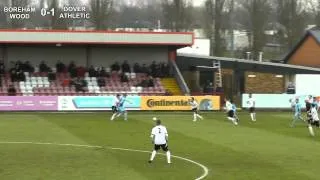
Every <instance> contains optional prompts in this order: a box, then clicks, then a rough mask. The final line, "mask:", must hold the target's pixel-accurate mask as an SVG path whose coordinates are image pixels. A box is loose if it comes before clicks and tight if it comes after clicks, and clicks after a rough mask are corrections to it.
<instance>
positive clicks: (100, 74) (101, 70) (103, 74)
mask: <svg viewBox="0 0 320 180" xmlns="http://www.w3.org/2000/svg"><path fill="white" fill-rule="evenodd" d="M98 77H110V74H109V73H107V72H106V70H105V68H104V67H100V68H99V69H98Z"/></svg>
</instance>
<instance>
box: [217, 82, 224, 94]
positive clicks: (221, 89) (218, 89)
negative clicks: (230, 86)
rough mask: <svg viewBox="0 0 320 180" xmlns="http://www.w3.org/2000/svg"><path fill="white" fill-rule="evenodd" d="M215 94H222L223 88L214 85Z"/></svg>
mask: <svg viewBox="0 0 320 180" xmlns="http://www.w3.org/2000/svg"><path fill="white" fill-rule="evenodd" d="M216 92H219V93H220V92H223V88H222V87H221V86H220V85H219V84H217V85H216Z"/></svg>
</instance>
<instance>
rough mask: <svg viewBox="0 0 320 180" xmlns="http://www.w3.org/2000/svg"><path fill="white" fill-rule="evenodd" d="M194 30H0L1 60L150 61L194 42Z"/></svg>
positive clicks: (172, 55)
mask: <svg viewBox="0 0 320 180" xmlns="http://www.w3.org/2000/svg"><path fill="white" fill-rule="evenodd" d="M193 41H194V35H193V33H184V32H181V33H180V32H177V33H174V32H114V31H50V30H0V60H2V61H3V62H4V64H5V66H6V68H10V63H11V62H14V61H30V62H31V64H32V65H34V66H36V65H38V64H39V63H40V62H41V61H45V62H46V64H47V65H49V66H50V67H54V66H55V64H56V62H57V61H58V60H60V61H62V62H64V63H65V64H68V63H69V62H70V61H74V62H75V63H76V64H77V65H79V66H83V67H89V66H91V65H93V66H103V67H109V66H110V65H111V64H113V63H114V62H115V61H118V62H119V63H122V62H123V61H124V60H127V61H128V62H129V63H130V64H133V63H136V62H138V63H140V64H144V63H145V64H150V63H151V62H152V61H156V62H167V61H168V60H169V59H171V60H174V59H175V55H176V53H175V52H176V49H178V48H182V47H185V46H190V45H192V44H193Z"/></svg>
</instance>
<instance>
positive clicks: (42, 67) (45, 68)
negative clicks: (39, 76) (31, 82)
mask: <svg viewBox="0 0 320 180" xmlns="http://www.w3.org/2000/svg"><path fill="white" fill-rule="evenodd" d="M39 71H40V72H50V71H51V69H50V68H49V66H48V65H47V64H46V63H45V62H44V61H41V63H40V65H39Z"/></svg>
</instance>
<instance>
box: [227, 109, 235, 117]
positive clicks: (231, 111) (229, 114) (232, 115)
mask: <svg viewBox="0 0 320 180" xmlns="http://www.w3.org/2000/svg"><path fill="white" fill-rule="evenodd" d="M228 117H231V118H233V117H234V111H233V110H230V111H228Z"/></svg>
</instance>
